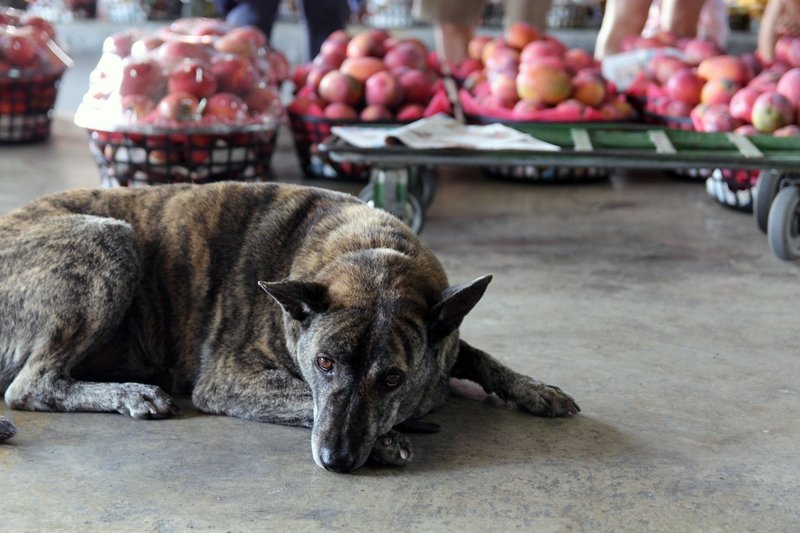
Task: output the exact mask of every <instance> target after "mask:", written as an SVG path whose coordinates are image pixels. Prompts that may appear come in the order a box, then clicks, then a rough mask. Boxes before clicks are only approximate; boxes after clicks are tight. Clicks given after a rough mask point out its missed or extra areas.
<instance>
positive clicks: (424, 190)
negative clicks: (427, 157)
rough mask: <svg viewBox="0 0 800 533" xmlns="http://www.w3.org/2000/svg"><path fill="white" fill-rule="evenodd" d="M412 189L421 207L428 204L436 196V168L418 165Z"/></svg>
mask: <svg viewBox="0 0 800 533" xmlns="http://www.w3.org/2000/svg"><path fill="white" fill-rule="evenodd" d="M413 190H414V194H415V195H416V196H417V198H419V200H420V203H421V204H422V205H423V207H428V206H430V205H431V203H432V202H433V197H434V196H436V170H435V169H434V168H433V167H418V168H417V171H416V176H414V185H413Z"/></svg>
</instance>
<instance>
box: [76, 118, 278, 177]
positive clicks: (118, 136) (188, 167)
mask: <svg viewBox="0 0 800 533" xmlns="http://www.w3.org/2000/svg"><path fill="white" fill-rule="evenodd" d="M88 131H89V150H90V152H91V154H92V157H94V160H95V163H96V164H97V168H98V170H99V172H100V178H101V182H102V185H103V187H137V186H144V185H160V184H165V183H197V184H202V183H210V182H214V181H225V180H235V181H264V180H266V179H268V178H269V177H270V163H271V160H272V155H273V153H274V151H275V142H276V139H277V133H278V128H277V127H272V126H268V127H249V128H248V127H242V128H232V129H230V130H228V131H225V132H222V131H220V130H219V129H208V130H205V131H204V130H203V129H194V130H191V131H190V132H187V133H177V132H175V131H174V130H169V129H164V130H151V131H147V132H142V131H99V130H92V129H89V130H88Z"/></svg>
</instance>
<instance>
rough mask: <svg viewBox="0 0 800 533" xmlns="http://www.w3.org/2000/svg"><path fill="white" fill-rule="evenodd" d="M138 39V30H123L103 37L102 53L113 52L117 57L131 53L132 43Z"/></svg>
mask: <svg viewBox="0 0 800 533" xmlns="http://www.w3.org/2000/svg"><path fill="white" fill-rule="evenodd" d="M138 39H139V31H138V30H124V31H120V32H117V33H115V34H113V35H110V36H108V37H106V38H105V40H104V41H103V53H104V54H115V55H118V56H119V57H127V56H129V55H131V47H132V46H133V43H134V42H135V41H137V40H138Z"/></svg>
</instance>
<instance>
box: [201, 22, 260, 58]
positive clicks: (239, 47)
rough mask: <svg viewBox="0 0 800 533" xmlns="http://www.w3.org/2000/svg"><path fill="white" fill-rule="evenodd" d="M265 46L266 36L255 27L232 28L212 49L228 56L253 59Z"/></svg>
mask: <svg viewBox="0 0 800 533" xmlns="http://www.w3.org/2000/svg"><path fill="white" fill-rule="evenodd" d="M266 46H267V35H266V34H265V33H264V32H263V31H261V30H260V29H258V28H256V27H255V26H240V27H238V28H234V29H232V30H231V31H229V32H228V33H226V34H225V35H223V36H222V37H220V38H219V39H217V40H216V42H214V48H216V49H217V50H219V51H220V52H224V53H228V54H242V55H246V56H249V57H255V56H256V55H257V54H258V51H259V50H261V49H262V48H265V47H266Z"/></svg>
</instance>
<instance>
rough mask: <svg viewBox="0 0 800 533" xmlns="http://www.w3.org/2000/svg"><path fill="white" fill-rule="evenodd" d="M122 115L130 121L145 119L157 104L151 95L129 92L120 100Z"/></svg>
mask: <svg viewBox="0 0 800 533" xmlns="http://www.w3.org/2000/svg"><path fill="white" fill-rule="evenodd" d="M120 106H121V107H122V115H123V116H124V117H125V119H126V120H127V121H129V122H138V121H140V120H142V119H144V118H145V117H146V116H147V115H148V114H150V112H151V111H153V109H154V108H155V106H156V104H155V102H153V100H152V99H151V98H150V97H149V96H145V95H143V94H129V95H127V96H123V97H122V99H121V100H120Z"/></svg>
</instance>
